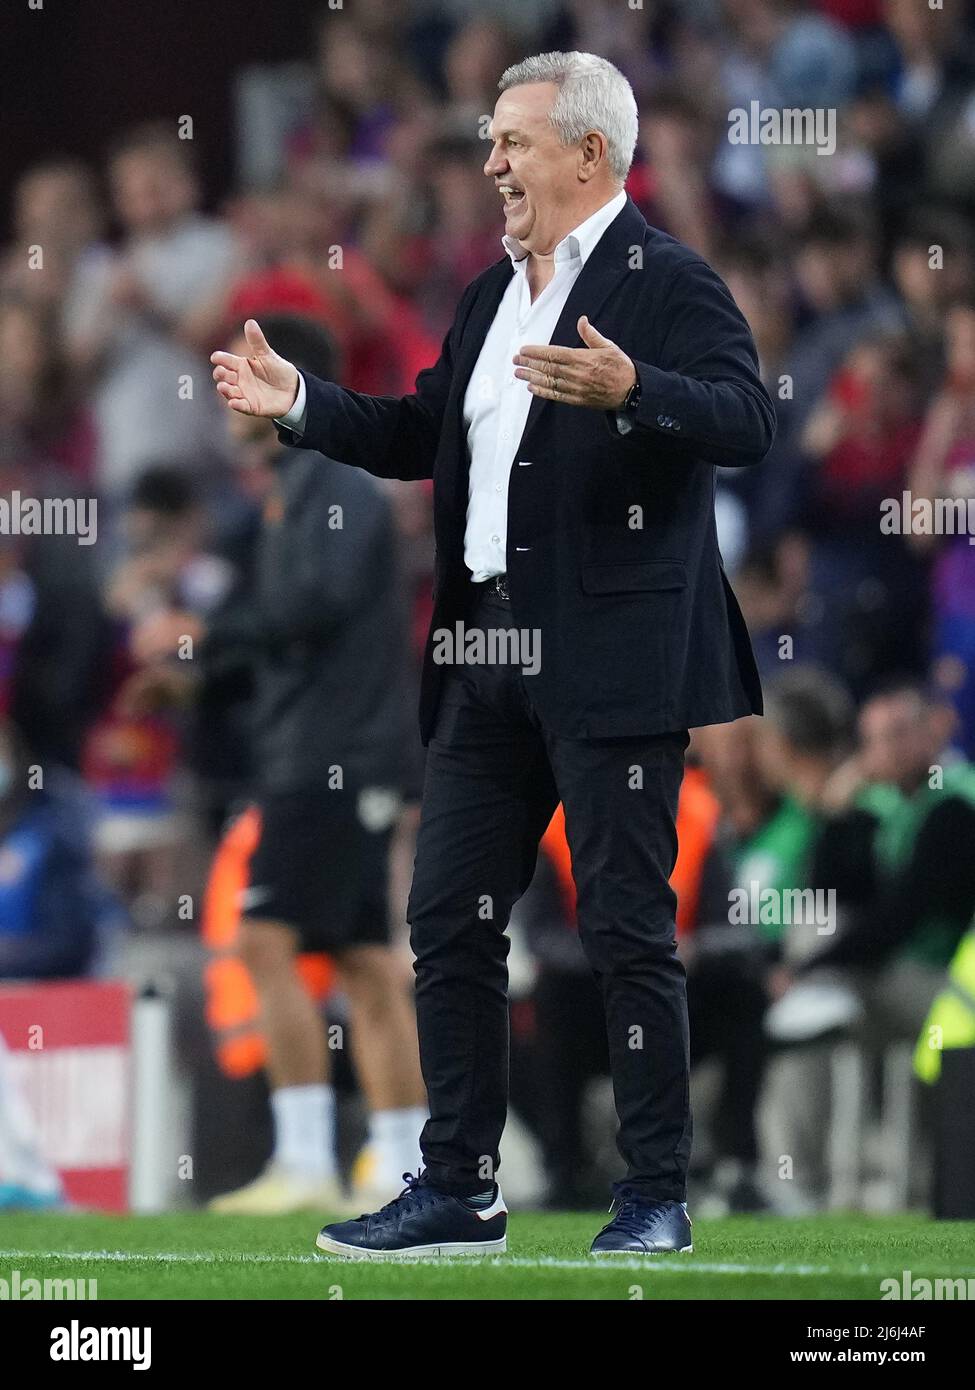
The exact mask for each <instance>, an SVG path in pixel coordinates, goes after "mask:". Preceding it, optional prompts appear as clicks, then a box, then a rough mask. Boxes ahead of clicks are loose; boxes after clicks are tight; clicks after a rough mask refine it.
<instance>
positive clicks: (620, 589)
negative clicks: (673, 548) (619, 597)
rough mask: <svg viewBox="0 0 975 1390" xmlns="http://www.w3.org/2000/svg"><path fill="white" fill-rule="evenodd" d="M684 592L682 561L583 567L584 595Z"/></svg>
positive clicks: (685, 581)
mask: <svg viewBox="0 0 975 1390" xmlns="http://www.w3.org/2000/svg"><path fill="white" fill-rule="evenodd" d="M686 588H687V566H686V565H685V564H684V562H683V560H633V561H627V562H624V563H622V564H598V565H583V567H582V589H583V593H586V594H639V593H650V592H654V591H659V590H666V589H686Z"/></svg>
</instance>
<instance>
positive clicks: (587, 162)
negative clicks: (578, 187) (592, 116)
mask: <svg viewBox="0 0 975 1390" xmlns="http://www.w3.org/2000/svg"><path fill="white" fill-rule="evenodd" d="M605 154H606V139H605V136H602V135H600V133H599V131H598V130H590V131H588V132H587V134H585V135H584V136H583V137H582V143H581V144H580V146H579V178H580V180H581V182H582V183H588V182H589V180H590V179H591V178H592V177H593V176H594V175H595V173H596V170H597V169H598V168H599V163H600V160H601V159H603V158H604V157H605Z"/></svg>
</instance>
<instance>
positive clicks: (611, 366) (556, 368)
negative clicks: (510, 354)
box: [513, 315, 636, 410]
mask: <svg viewBox="0 0 975 1390" xmlns="http://www.w3.org/2000/svg"><path fill="white" fill-rule="evenodd" d="M578 328H579V337H580V338H581V339H582V341H583V342H584V343H585V344H586V346H585V347H582V348H566V347H552V346H546V347H523V348H522V349H521V352H519V353H518V355H517V357H515V358H514V359H513V360H514V363H515V366H516V367H517V369H518V370H517V371H516V372H515V376H516V377H518V379H519V380H520V381H527V383H528V389H529V391H530V392H531V393H532V395H533V396H543V397H544V398H545V400H547V401H558V402H559V403H560V404H561V405H585V406H588V407H589V409H590V410H619V409H620V408H621V406H622V405H623V402H624V401H625V400H626V398H627V396H628V395H629V393H630V388H631V387H632V386H633V384H634V382H635V381H636V368H635V367H634V365H633V363H632V361H631V360H630V358H629V357H627V355H626V353H625V352H624V351H623V349H622V348H619V347H617V346H616V344H615V343H613V342H610V340H609V338H604V337H603V335H602V334H601V333H598V332H597V331H596V329H595V328H593V326H592V324H591V323H590V322H589V320H588V319H587V318H586V317H585V315H583V317H582V318H581V319H580V320H579V324H578Z"/></svg>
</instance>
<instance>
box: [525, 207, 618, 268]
mask: <svg viewBox="0 0 975 1390" xmlns="http://www.w3.org/2000/svg"><path fill="white" fill-rule="evenodd" d="M625 205H626V192H625V191H624V190H621V191H620V192H619V193H617V194H616V195H615V197H613V198H610V200H609V202H608V203H604V204H603V206H602V207H601V208H597V209H596V211H595V212H594V213H592V214H591V216H589V217H587V218H586V220H585V222H580V223H579V225H578V227H575V228H574V229H573V230H572V231H571V232H569V234H568V236H565V237H563V238H562V240H561V241H560V242H559V244H558V246H556V248H555V260H556V262H559V261H571V260H581V261H582V264H583V265H585V263H586V261H587V260H588V259H589V257H590V256H591V255H592V253H593V251H594V250H595V247H596V244H597V242H598V241H599V239H600V237H601V236H602V235H603V233H604V232H605V231H606V229H607V227H608V226H609V224H610V223H611V222H613V221H615V220H616V218H617V217H618V216H619V214H620V213H621V212H622V211H623V208H624V207H625ZM501 245H502V246H503V247H504V249H505V251H507V253H508V255H509V256H510V257H511V262H512V264H513V265H514V267H515V269H517V268H518V267H519V266H521V267H522V268H523V269H524V267H525V265H526V263H527V261H528V254H529V253H528V252H527V251H526V250H525V248H524V247H523V246H522V244H521V242H520V241H517V240H516V239H515V238H514V237H513V236H503V237H502V238H501Z"/></svg>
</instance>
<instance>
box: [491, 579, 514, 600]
mask: <svg viewBox="0 0 975 1390" xmlns="http://www.w3.org/2000/svg"><path fill="white" fill-rule="evenodd" d="M494 592H495V593H496V594H497V596H498V598H503V599H507V600H509V601H510V599H511V595H510V594H509V593H508V576H507V575H506V574H496V575H495V576H494Z"/></svg>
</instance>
